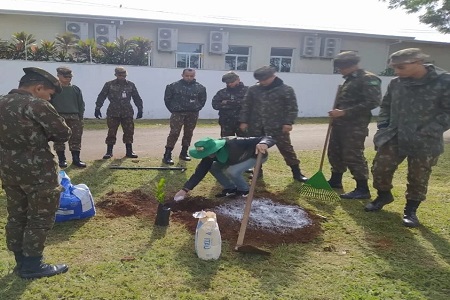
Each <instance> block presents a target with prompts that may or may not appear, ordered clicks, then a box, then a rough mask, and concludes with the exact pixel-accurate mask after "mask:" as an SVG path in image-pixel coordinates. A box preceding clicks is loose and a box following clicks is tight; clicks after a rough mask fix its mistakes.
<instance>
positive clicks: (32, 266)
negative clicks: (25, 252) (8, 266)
mask: <svg viewBox="0 0 450 300" xmlns="http://www.w3.org/2000/svg"><path fill="white" fill-rule="evenodd" d="M67 270H69V267H68V266H67V265H65V264H58V265H49V264H46V263H44V262H43V261H42V256H29V257H27V256H24V257H23V260H22V267H21V268H20V271H19V276H20V277H22V278H26V279H33V278H42V277H50V276H53V275H57V274H61V273H65V272H67Z"/></svg>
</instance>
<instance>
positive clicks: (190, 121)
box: [166, 111, 199, 149]
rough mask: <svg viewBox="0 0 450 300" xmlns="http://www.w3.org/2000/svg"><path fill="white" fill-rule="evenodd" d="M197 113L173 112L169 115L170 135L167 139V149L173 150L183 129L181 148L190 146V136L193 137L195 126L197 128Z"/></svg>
mask: <svg viewBox="0 0 450 300" xmlns="http://www.w3.org/2000/svg"><path fill="white" fill-rule="evenodd" d="M198 115H199V112H198V111H196V112H174V113H172V114H171V115H170V133H169V136H168V137H167V144H166V147H167V148H171V149H173V148H174V147H175V144H176V143H177V140H178V137H179V136H180V133H181V128H182V127H183V128H184V130H183V138H182V140H181V146H182V147H189V146H190V145H191V141H192V136H193V135H194V129H195V126H197V120H198Z"/></svg>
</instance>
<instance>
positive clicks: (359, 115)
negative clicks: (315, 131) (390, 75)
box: [333, 69, 381, 128]
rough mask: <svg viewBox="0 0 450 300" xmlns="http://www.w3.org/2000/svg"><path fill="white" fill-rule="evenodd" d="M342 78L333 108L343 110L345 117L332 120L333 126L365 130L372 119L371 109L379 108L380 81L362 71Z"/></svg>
mask: <svg viewBox="0 0 450 300" xmlns="http://www.w3.org/2000/svg"><path fill="white" fill-rule="evenodd" d="M344 78H345V82H344V83H343V84H342V87H341V89H340V91H339V94H338V95H337V99H336V104H335V108H337V109H341V110H344V111H345V115H344V116H342V117H340V118H336V119H334V120H333V125H344V126H346V125H348V126H351V127H355V126H358V127H364V128H366V127H367V126H368V125H369V122H370V119H371V118H372V109H374V108H376V107H378V106H380V101H381V80H380V79H379V78H378V77H377V76H375V75H374V74H372V73H370V72H367V71H364V70H362V69H359V70H356V71H355V72H353V73H351V74H349V75H346V76H344Z"/></svg>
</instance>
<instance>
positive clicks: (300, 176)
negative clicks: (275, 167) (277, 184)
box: [291, 165, 308, 182]
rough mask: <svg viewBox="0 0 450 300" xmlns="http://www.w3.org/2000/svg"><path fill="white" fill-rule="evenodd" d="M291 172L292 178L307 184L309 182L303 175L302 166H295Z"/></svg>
mask: <svg viewBox="0 0 450 300" xmlns="http://www.w3.org/2000/svg"><path fill="white" fill-rule="evenodd" d="M291 170H292V177H293V178H294V179H295V180H297V181H300V182H306V181H307V180H308V178H307V177H306V176H305V175H303V174H302V171H301V170H300V166H299V165H293V166H291Z"/></svg>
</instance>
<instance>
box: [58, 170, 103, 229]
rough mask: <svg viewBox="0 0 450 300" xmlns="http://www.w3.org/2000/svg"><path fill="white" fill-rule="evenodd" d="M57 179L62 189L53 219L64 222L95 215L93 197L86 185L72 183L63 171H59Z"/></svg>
mask: <svg viewBox="0 0 450 300" xmlns="http://www.w3.org/2000/svg"><path fill="white" fill-rule="evenodd" d="M58 179H59V182H60V184H61V186H62V187H63V188H64V191H62V192H61V196H60V198H59V208H58V210H57V211H56V219H55V221H56V222H64V221H69V220H76V219H85V218H90V217H92V216H95V206H94V198H93V197H92V194H91V191H90V190H89V188H88V187H87V185H85V184H77V185H73V184H72V183H71V182H70V178H69V176H67V174H66V172H65V171H59V174H58Z"/></svg>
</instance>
